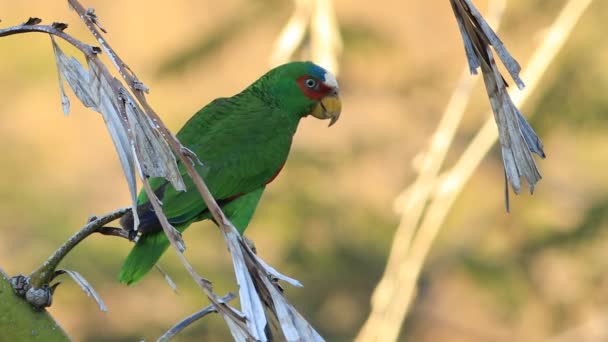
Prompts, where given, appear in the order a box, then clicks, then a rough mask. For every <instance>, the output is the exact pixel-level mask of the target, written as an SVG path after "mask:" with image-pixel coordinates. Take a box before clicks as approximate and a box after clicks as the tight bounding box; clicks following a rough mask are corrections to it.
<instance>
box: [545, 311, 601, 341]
mask: <svg viewBox="0 0 608 342" xmlns="http://www.w3.org/2000/svg"><path fill="white" fill-rule="evenodd" d="M579 341H608V313H603V314H602V313H600V314H599V315H597V316H595V317H592V318H591V319H590V320H588V321H585V322H583V323H582V324H580V325H576V326H574V327H571V328H568V329H566V330H564V331H563V332H561V333H559V334H558V335H556V336H553V337H551V338H549V339H547V342H579Z"/></svg>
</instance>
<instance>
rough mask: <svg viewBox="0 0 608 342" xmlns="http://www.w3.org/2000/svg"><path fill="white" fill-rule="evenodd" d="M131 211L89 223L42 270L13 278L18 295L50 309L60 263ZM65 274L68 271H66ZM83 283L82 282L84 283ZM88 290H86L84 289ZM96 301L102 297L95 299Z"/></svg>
mask: <svg viewBox="0 0 608 342" xmlns="http://www.w3.org/2000/svg"><path fill="white" fill-rule="evenodd" d="M128 210H129V209H127V208H122V209H117V210H115V211H113V212H111V213H108V214H106V215H104V216H102V217H93V218H92V219H90V220H89V222H88V223H87V224H86V225H85V226H84V227H82V228H81V229H80V230H79V231H78V232H76V233H75V234H74V235H72V236H71V237H70V238H69V239H68V240H67V241H66V242H65V243H64V244H63V245H61V247H59V248H58V249H57V250H56V251H55V253H53V254H52V255H51V256H50V257H49V258H48V259H47V260H46V261H45V262H44V263H43V264H42V265H41V266H40V267H38V268H37V269H36V270H35V271H34V272H32V273H31V274H30V275H29V276H23V275H17V276H14V277H12V278H11V284H12V286H13V290H14V291H15V293H16V294H17V295H18V296H20V297H24V298H25V299H26V300H27V301H28V302H29V303H30V304H32V305H33V306H34V307H36V308H39V309H40V308H44V307H47V306H50V305H51V303H52V294H53V291H54V290H55V288H56V286H57V284H56V285H55V286H51V285H50V283H51V281H52V280H53V279H54V278H55V277H56V276H57V275H59V274H61V273H62V271H59V270H57V266H59V263H60V262H61V261H62V260H63V258H65V256H66V255H68V253H69V252H70V251H71V250H72V249H74V247H76V246H77V245H78V244H79V243H80V242H82V241H83V240H84V239H86V238H87V237H88V236H90V235H91V234H93V233H96V232H101V231H103V226H104V225H106V224H108V223H110V222H112V221H114V220H116V219H118V218H120V217H122V216H123V215H124V214H125V213H126V212H127V211H128ZM64 273H65V272H64ZM70 275H71V276H72V277H73V278H74V280H75V281H77V282H78V283H79V285H80V286H81V287H83V284H85V285H88V283H87V282H86V280H84V278H82V277H80V276H79V275H78V276H79V278H77V277H75V276H74V275H73V274H72V273H70ZM80 280H82V281H81V282H80ZM83 288H84V287H83ZM88 288H89V289H90V291H89V292H88V293H93V294H95V291H94V290H93V289H92V287H91V286H88ZM93 297H94V298H95V299H96V300H97V299H98V298H99V297H98V296H96V295H95V296H93ZM97 302H98V303H101V304H100V308H102V310H103V309H104V308H105V305H103V302H101V300H97Z"/></svg>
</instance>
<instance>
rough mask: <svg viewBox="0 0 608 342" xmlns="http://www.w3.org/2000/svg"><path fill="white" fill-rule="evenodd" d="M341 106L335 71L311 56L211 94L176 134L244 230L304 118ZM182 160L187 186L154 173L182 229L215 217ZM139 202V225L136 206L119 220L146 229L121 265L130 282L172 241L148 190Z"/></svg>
mask: <svg viewBox="0 0 608 342" xmlns="http://www.w3.org/2000/svg"><path fill="white" fill-rule="evenodd" d="M340 111H341V102H340V98H339V94H338V82H337V81H336V78H335V77H334V76H333V75H332V74H331V73H330V72H329V71H327V70H325V69H323V68H322V67H320V66H318V65H315V64H313V63H311V62H292V63H288V64H284V65H281V66H278V67H276V68H274V69H272V70H270V71H269V72H268V73H266V74H265V75H264V76H262V77H261V78H260V79H258V80H257V81H255V82H254V83H253V84H251V85H250V86H249V87H247V88H246V89H245V90H243V91H242V92H240V93H239V94H237V95H234V96H232V97H228V98H219V99H216V100H214V101H212V102H211V103H209V104H208V105H206V106H205V107H203V109H201V110H200V111H198V112H197V113H196V114H194V116H193V117H192V118H191V119H190V120H188V122H187V123H186V124H185V125H184V127H182V129H181V130H180V131H179V132H178V133H177V137H178V139H179V140H180V142H181V143H182V144H183V145H184V146H185V147H187V148H188V149H190V150H191V151H193V152H194V153H195V154H196V155H197V156H198V158H199V159H200V161H201V162H202V163H201V164H200V165H196V169H197V171H198V173H199V174H200V175H201V177H202V178H203V180H204V181H205V182H206V184H207V186H208V187H209V190H210V191H211V194H212V195H213V197H214V198H215V199H216V200H217V202H218V204H219V205H220V207H221V208H222V210H223V211H224V213H225V214H226V216H227V217H228V218H229V219H230V221H231V222H232V223H233V224H234V226H235V227H236V228H237V230H238V231H239V232H240V233H241V234H243V232H244V231H245V228H247V225H248V224H249V221H250V220H251V218H252V216H253V213H254V211H255V209H256V207H257V205H258V202H259V200H260V197H261V196H262V193H263V192H264V189H265V187H266V185H267V184H268V183H270V182H272V181H273V180H274V179H275V177H276V176H277V175H278V174H279V172H280V171H281V169H282V168H283V165H284V164H285V161H286V160H287V155H288V154H289V149H290V147H291V142H292V139H293V135H294V134H295V132H296V129H297V127H298V123H299V122H300V119H301V118H303V117H305V116H307V115H312V116H314V117H316V118H318V119H330V122H329V125H330V126H331V125H333V124H334V123H335V122H336V121H337V120H338V118H339V116H340ZM178 166H179V170H180V172H181V175H182V177H183V178H184V182H185V184H186V191H176V190H175V189H174V188H173V187H172V186H171V184H170V183H169V182H167V181H166V180H165V179H163V178H152V179H151V180H150V185H151V186H152V189H153V190H154V192H155V193H156V195H157V196H158V197H159V198H160V200H161V202H162V206H163V210H164V212H165V215H166V216H167V218H168V219H169V222H170V223H171V224H172V225H173V226H174V227H176V228H177V229H178V230H179V231H180V232H183V231H184V230H185V229H186V228H188V226H189V225H190V224H192V223H193V222H196V221H200V220H205V219H212V217H211V214H210V212H209V210H207V206H206V204H205V202H204V201H203V199H202V197H201V195H200V194H199V192H198V191H197V189H196V186H195V185H194V183H193V182H192V179H190V177H189V176H188V175H187V173H186V171H185V167H184V166H183V165H182V164H181V163H178ZM137 202H138V203H137V204H138V207H137V213H138V216H139V220H140V223H139V227H133V225H134V219H133V215H132V213H130V212H129V213H128V214H127V215H125V216H123V218H122V219H121V221H120V223H121V225H122V227H123V228H124V229H127V230H129V231H130V232H131V234H133V235H132V236H136V234H140V235H139V239H138V240H137V242H136V243H135V246H134V247H133V249H132V250H131V253H130V254H129V256H128V257H127V259H126V261H125V263H124V264H123V266H122V269H121V271H120V276H119V280H120V282H122V283H124V284H133V283H135V282H137V281H138V280H139V279H141V278H142V277H143V276H144V275H145V274H146V273H147V272H148V271H149V270H150V269H151V268H152V267H153V266H154V265H155V264H156V262H157V261H158V259H159V258H160V257H161V255H162V254H163V253H164V252H165V251H166V250H167V247H168V246H169V241H168V240H167V237H166V236H165V234H164V233H163V230H162V227H161V225H160V222H159V221H158V218H157V217H156V214H155V213H154V209H153V208H152V205H151V204H150V201H149V199H148V196H147V194H146V193H145V191H142V192H141V193H140V194H139V197H138V201H137Z"/></svg>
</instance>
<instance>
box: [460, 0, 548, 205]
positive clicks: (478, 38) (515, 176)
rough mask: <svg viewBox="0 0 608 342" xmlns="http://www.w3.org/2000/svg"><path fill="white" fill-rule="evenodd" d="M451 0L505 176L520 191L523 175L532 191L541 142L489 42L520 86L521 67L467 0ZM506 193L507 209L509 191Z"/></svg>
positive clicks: (538, 174)
mask: <svg viewBox="0 0 608 342" xmlns="http://www.w3.org/2000/svg"><path fill="white" fill-rule="evenodd" d="M450 3H451V5H452V9H453V11H454V15H455V16H456V21H457V23H458V27H459V29H460V33H461V35H462V39H463V42H464V48H465V52H466V55H467V60H468V63H469V68H470V70H471V73H473V74H475V73H477V68H479V67H481V72H482V74H483V80H484V83H485V86H486V91H487V93H488V97H489V99H490V104H491V106H492V111H493V112H494V118H495V119H496V124H497V126H498V132H499V140H500V145H501V151H502V158H503V164H504V168H505V175H506V180H507V181H508V182H509V183H510V184H511V187H512V188H513V191H515V193H519V191H520V190H521V182H520V177H522V176H523V177H524V178H525V179H526V181H527V183H528V187H529V188H530V192H533V191H534V186H535V185H536V183H537V182H538V181H539V180H540V179H541V175H540V172H539V171H538V168H537V167H536V163H535V162H534V157H533V156H532V153H533V152H534V153H536V154H538V155H539V156H541V157H543V158H544V157H545V153H544V152H543V145H542V142H541V141H540V138H539V137H538V136H537V135H536V132H534V130H533V129H532V127H531V126H530V124H529V123H528V122H527V121H526V119H525V118H524V117H523V116H522V115H521V113H520V112H519V110H518V109H517V107H515V105H514V104H513V101H512V100H511V98H510V96H509V94H508V92H507V83H506V81H505V80H504V78H503V77H502V75H501V74H500V71H499V70H498V66H497V65H496V62H495V60H494V56H493V54H492V50H491V48H490V46H492V47H493V48H494V50H495V51H496V53H497V54H498V56H499V57H500V59H501V61H502V62H503V64H504V65H505V67H506V68H507V70H508V71H509V74H510V75H511V77H512V78H513V80H514V81H515V83H516V84H517V86H518V87H519V88H520V89H522V88H523V87H524V83H523V82H522V80H521V79H520V78H519V72H520V71H521V67H520V66H519V64H518V63H517V61H516V60H515V59H514V58H513V57H512V56H511V55H510V54H509V52H508V51H507V49H506V48H505V46H504V44H503V43H502V41H501V40H500V39H499V38H498V36H497V35H496V33H495V32H494V31H493V30H492V29H491V28H490V26H489V25H488V24H487V22H486V21H485V20H484V19H483V17H482V16H481V14H479V11H477V9H476V8H475V6H474V5H473V3H472V2H471V1H470V0H450ZM506 194H507V195H506V204H507V209H508V207H509V200H508V192H507V193H506Z"/></svg>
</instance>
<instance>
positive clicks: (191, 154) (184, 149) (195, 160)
mask: <svg viewBox="0 0 608 342" xmlns="http://www.w3.org/2000/svg"><path fill="white" fill-rule="evenodd" d="M181 152H182V154H183V155H184V156H186V157H188V159H190V163H192V166H196V164H198V165H200V166H204V164H203V162H202V161H201V160H200V159H198V156H197V155H196V153H194V151H192V150H191V149H189V148H187V147H186V146H183V145H182V147H181Z"/></svg>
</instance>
